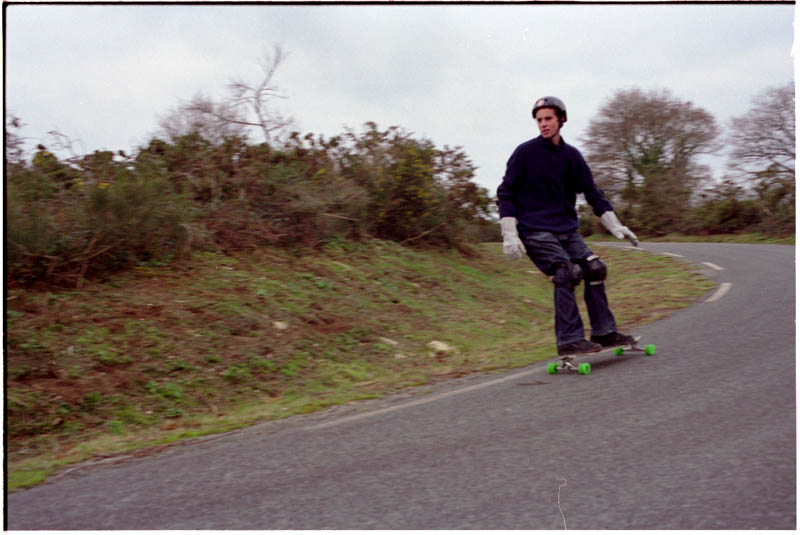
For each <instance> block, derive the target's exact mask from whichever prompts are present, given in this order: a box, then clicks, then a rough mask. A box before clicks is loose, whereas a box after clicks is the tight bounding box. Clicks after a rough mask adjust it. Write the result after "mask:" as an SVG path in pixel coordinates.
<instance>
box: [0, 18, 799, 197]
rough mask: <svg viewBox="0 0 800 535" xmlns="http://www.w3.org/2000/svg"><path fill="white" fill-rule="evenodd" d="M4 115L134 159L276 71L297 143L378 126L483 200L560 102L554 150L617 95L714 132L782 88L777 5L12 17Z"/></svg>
mask: <svg viewBox="0 0 800 535" xmlns="http://www.w3.org/2000/svg"><path fill="white" fill-rule="evenodd" d="M7 15H8V17H7V35H6V45H7V49H6V59H7V62H6V99H7V105H8V111H11V112H13V113H15V114H17V115H19V116H20V117H21V118H22V119H23V121H24V122H25V123H27V124H28V127H27V129H26V130H25V132H24V133H25V134H27V135H29V136H31V137H36V138H39V139H42V138H44V137H45V133H46V132H47V131H48V130H51V129H53V128H56V127H57V128H59V129H61V130H62V131H63V132H64V133H66V134H68V135H70V136H73V137H78V138H80V139H81V140H82V141H83V149H84V150H85V151H87V152H89V151H92V150H95V149H99V148H109V149H120V148H121V149H126V150H129V149H131V148H132V147H133V146H134V145H136V144H142V143H145V142H146V140H147V137H148V136H149V135H150V134H152V133H153V132H154V131H155V130H156V126H157V118H158V116H159V115H162V114H164V113H166V112H167V111H168V110H169V109H170V108H171V107H173V106H175V105H176V104H177V103H178V101H179V100H180V99H188V98H190V97H191V96H193V95H194V94H195V93H198V92H203V93H206V94H209V95H221V94H222V93H223V92H224V90H225V85H226V83H227V82H228V81H229V80H230V79H231V78H234V77H236V76H240V77H244V78H248V79H250V80H254V79H256V78H257V77H258V76H260V71H259V67H258V61H259V59H260V57H261V55H262V53H263V52H264V51H265V50H267V49H269V48H270V47H271V45H272V44H273V43H280V44H281V45H282V46H283V47H284V49H285V50H286V51H288V52H289V57H288V59H287V60H286V62H285V64H284V65H283V66H282V67H281V69H280V70H279V72H278V76H277V82H278V84H279V85H280V86H281V87H282V88H283V89H284V92H285V93H286V94H287V95H288V96H289V97H290V98H289V100H288V101H286V102H285V103H281V104H282V106H283V109H285V110H286V112H287V113H289V114H291V115H294V116H295V117H296V118H297V121H298V126H299V127H300V129H301V130H302V131H304V132H306V131H311V132H315V133H323V134H325V135H328V136H331V135H335V134H338V133H341V132H342V130H343V127H344V126H350V127H354V128H357V129H358V128H360V127H361V125H362V124H363V123H364V122H366V121H375V122H377V123H378V124H379V126H381V127H382V128H386V127H388V126H391V125H399V126H403V127H404V128H406V129H407V130H410V131H413V132H415V133H417V134H418V135H420V136H426V137H428V138H430V139H432V140H433V141H434V142H435V143H436V144H437V145H439V146H443V145H450V146H463V147H464V149H465V151H466V153H467V154H468V155H469V156H470V157H471V158H472V160H473V161H474V163H475V164H476V165H478V166H479V170H478V181H479V183H481V185H484V186H485V187H487V188H489V189H490V190H494V189H495V188H496V185H497V184H498V183H499V181H500V178H501V177H502V174H503V172H504V168H505V161H506V158H507V157H508V155H509V154H510V153H511V151H512V150H513V148H514V147H515V146H516V145H517V144H518V143H520V142H522V141H524V140H525V139H527V138H529V137H533V136H534V135H536V134H537V132H536V131H535V130H536V129H535V125H534V124H533V121H532V120H531V119H530V108H531V105H532V103H533V101H534V100H535V99H536V98H538V97H540V96H542V95H545V94H553V95H557V96H560V97H561V98H563V99H564V100H565V102H566V104H567V107H568V111H569V115H570V120H569V123H568V124H567V127H566V130H565V137H566V139H567V140H568V141H569V142H572V143H576V144H578V145H579V143H578V140H579V138H580V137H581V136H582V135H583V133H584V131H585V129H586V127H587V126H588V123H589V120H590V119H591V118H592V116H593V115H594V114H595V113H596V112H597V110H598V108H599V107H600V106H601V105H602V103H603V101H604V100H605V99H607V98H609V97H610V96H611V95H612V94H613V92H614V91H615V90H617V89H621V88H624V87H630V86H638V87H641V88H643V89H656V88H668V89H671V90H672V92H673V94H674V95H675V96H676V97H678V98H681V99H685V100H691V101H693V102H694V103H695V104H696V105H698V106H701V107H705V108H706V109H708V110H709V111H710V112H711V113H713V114H714V115H715V116H716V117H717V119H718V120H719V121H720V122H721V123H723V124H725V123H726V122H727V120H728V118H729V117H731V116H733V115H739V114H741V113H743V111H746V109H747V107H749V104H750V99H751V98H752V96H753V95H754V94H756V93H758V92H759V91H761V90H762V89H763V88H765V87H767V86H774V85H782V84H784V83H786V82H788V81H789V80H791V79H792V77H793V70H792V60H791V58H790V56H789V52H790V48H791V45H792V38H793V28H792V17H793V6H791V5H770V4H759V5H746V6H745V5H741V4H740V5H637V4H634V5H605V6H604V5H553V4H550V5H488V6H487V5H472V6H457V5H414V6H408V5H381V6H342V5H336V6H331V5H329V6H314V5H285V6H278V5H276V6H270V5H259V6H249V5H223V6H185V5H153V6H150V5H146V6H142V5H122V6H119V5H99V6H85V5H84V6H71V5H35V4H26V5H15V6H11V7H9V8H8V9H7Z"/></svg>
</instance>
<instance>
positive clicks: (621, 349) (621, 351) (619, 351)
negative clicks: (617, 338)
mask: <svg viewBox="0 0 800 535" xmlns="http://www.w3.org/2000/svg"><path fill="white" fill-rule="evenodd" d="M624 353H625V348H624V347H618V348H617V349H615V350H614V354H615V355H616V356H618V357H621V356H622V355H623V354H624Z"/></svg>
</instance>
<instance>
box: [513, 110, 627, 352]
mask: <svg viewBox="0 0 800 535" xmlns="http://www.w3.org/2000/svg"><path fill="white" fill-rule="evenodd" d="M532 113H533V118H534V120H535V121H536V124H537V125H538V127H539V132H540V134H541V135H540V136H538V137H536V138H534V139H531V140H529V141H526V142H525V143H523V144H521V145H520V146H518V147H517V148H516V149H515V150H514V152H513V153H512V154H511V157H510V158H509V160H508V163H507V165H506V174H505V176H504V177H503V182H502V184H500V187H499V188H498V189H497V204H498V207H499V209H500V226H501V229H502V232H503V252H504V254H505V255H506V256H507V257H508V258H510V259H512V260H516V259H518V258H522V255H523V254H527V255H528V257H529V258H530V259H531V260H532V261H533V263H534V264H535V265H536V267H537V268H539V270H540V271H542V272H543V273H545V274H546V275H548V276H550V277H552V280H553V284H554V286H555V288H554V291H553V300H554V302H555V319H556V324H555V331H556V345H557V346H558V354H559V355H572V354H579V353H593V352H596V351H599V350H601V349H602V348H603V347H609V346H617V345H622V344H627V343H631V342H633V337H631V336H628V335H625V334H622V333H619V332H617V326H616V322H615V320H614V315H613V314H612V313H611V310H610V309H609V306H608V300H607V298H606V291H605V284H604V283H603V281H604V280H605V278H606V266H605V264H604V263H603V262H602V260H600V258H599V257H598V256H597V255H595V254H594V253H592V251H591V250H590V249H589V248H588V247H587V246H586V244H585V243H584V241H583V238H581V236H580V234H578V232H577V231H578V214H577V212H576V211H575V201H576V195H577V194H578V193H583V194H584V196H585V198H586V202H588V203H589V205H590V206H591V207H592V208H593V210H594V213H595V215H597V216H598V217H600V221H601V222H602V223H603V225H604V226H605V227H606V228H607V229H608V230H609V231H610V232H611V234H613V235H614V236H615V237H617V238H618V239H622V238H627V239H628V240H630V241H631V243H633V245H636V246H638V240H637V238H636V235H635V234H634V233H633V232H631V231H630V229H628V227H625V226H623V225H622V224H621V223H620V222H619V219H617V216H616V214H614V211H613V208H612V207H611V204H610V203H609V202H608V200H606V198H605V197H604V195H603V192H602V191H601V190H599V189H598V188H597V186H596V185H595V183H594V179H593V178H592V173H591V171H590V170H589V167H588V165H586V161H585V160H584V159H583V156H581V153H580V152H579V151H578V150H577V149H576V148H575V147H573V146H571V145H568V144H567V143H566V142H565V141H564V138H563V137H562V136H561V128H562V126H564V123H566V122H567V109H566V107H565V106H564V103H563V102H562V101H561V100H560V99H558V98H556V97H543V98H540V99H539V100H537V101H536V103H535V104H534V107H533V112H532ZM581 280H583V281H585V290H584V299H585V300H586V307H587V309H588V312H589V318H590V321H591V327H592V336H591V341H589V340H586V338H585V335H584V328H583V322H582V321H581V316H580V314H579V312H578V305H577V302H576V300H575V287H576V286H577V285H578V284H580V282H581Z"/></svg>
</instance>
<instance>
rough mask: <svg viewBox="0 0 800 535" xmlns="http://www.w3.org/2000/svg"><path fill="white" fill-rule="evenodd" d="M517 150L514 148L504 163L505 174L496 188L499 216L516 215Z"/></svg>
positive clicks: (518, 174)
mask: <svg viewBox="0 0 800 535" xmlns="http://www.w3.org/2000/svg"><path fill="white" fill-rule="evenodd" d="M518 152H519V151H517V150H515V151H514V152H513V154H511V157H510V158H509V159H508V162H507V163H506V174H505V176H504V177H503V182H502V183H501V184H500V187H498V188H497V207H498V209H499V212H500V218H503V217H518V214H517V185H518V183H519V177H520V173H519V163H518V160H519V158H518Z"/></svg>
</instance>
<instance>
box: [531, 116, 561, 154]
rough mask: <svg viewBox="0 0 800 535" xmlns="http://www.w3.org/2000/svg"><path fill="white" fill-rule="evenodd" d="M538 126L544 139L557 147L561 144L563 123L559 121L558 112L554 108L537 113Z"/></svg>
mask: <svg viewBox="0 0 800 535" xmlns="http://www.w3.org/2000/svg"><path fill="white" fill-rule="evenodd" d="M536 124H537V125H538V126H539V132H540V133H541V134H542V137H543V138H545V139H549V140H550V141H552V142H553V143H555V144H556V145H558V144H559V143H561V123H560V122H559V120H558V115H557V114H556V110H554V109H552V108H542V109H540V110H538V111H537V112H536Z"/></svg>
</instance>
